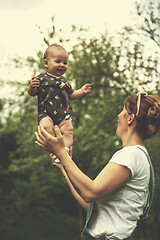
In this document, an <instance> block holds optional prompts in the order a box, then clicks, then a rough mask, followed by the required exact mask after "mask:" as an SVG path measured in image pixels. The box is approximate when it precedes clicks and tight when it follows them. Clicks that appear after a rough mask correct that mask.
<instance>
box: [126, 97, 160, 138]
mask: <svg viewBox="0 0 160 240" xmlns="http://www.w3.org/2000/svg"><path fill="white" fill-rule="evenodd" d="M137 100H138V96H137V95H130V96H129V97H128V98H127V99H126V102H125V108H126V110H127V111H128V113H129V114H135V116H136V113H137ZM136 122H137V124H136V129H137V132H138V133H139V134H140V136H141V137H142V138H143V139H147V138H150V137H152V136H153V135H154V134H155V133H156V132H158V131H159V130H160V98H159V97H158V96H154V95H142V96H141V101H140V109H139V113H138V115H137V116H136Z"/></svg>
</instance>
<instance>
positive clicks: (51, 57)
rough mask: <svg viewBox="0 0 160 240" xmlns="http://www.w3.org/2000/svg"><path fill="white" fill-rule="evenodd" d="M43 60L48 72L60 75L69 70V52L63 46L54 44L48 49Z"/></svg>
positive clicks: (55, 75) (56, 75)
mask: <svg viewBox="0 0 160 240" xmlns="http://www.w3.org/2000/svg"><path fill="white" fill-rule="evenodd" d="M43 62H44V66H45V68H46V70H47V73H48V74H50V75H52V76H54V77H60V76H61V75H63V74H64V73H65V72H66V71H67V63H68V54H67V52H66V50H65V49H64V48H63V47H62V46H60V45H58V44H52V45H50V46H49V47H48V48H47V49H46V51H45V53H44V57H43Z"/></svg>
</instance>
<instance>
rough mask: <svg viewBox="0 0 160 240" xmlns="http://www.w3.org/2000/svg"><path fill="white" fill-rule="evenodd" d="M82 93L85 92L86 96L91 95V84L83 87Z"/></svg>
mask: <svg viewBox="0 0 160 240" xmlns="http://www.w3.org/2000/svg"><path fill="white" fill-rule="evenodd" d="M82 91H83V93H84V94H87V93H90V92H91V84H85V85H84V86H83V87H82Z"/></svg>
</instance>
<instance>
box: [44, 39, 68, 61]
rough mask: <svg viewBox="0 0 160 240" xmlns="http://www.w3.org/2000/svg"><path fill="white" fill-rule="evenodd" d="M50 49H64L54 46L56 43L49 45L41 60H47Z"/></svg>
mask: <svg viewBox="0 0 160 240" xmlns="http://www.w3.org/2000/svg"><path fill="white" fill-rule="evenodd" d="M52 47H57V48H61V49H64V48H63V47H62V46H61V45H59V44H56V43H53V44H51V45H49V46H48V48H47V49H46V50H45V52H44V55H43V59H47V57H48V53H49V52H50V49H51V48H52ZM64 50H65V49H64ZM65 51H66V50H65Z"/></svg>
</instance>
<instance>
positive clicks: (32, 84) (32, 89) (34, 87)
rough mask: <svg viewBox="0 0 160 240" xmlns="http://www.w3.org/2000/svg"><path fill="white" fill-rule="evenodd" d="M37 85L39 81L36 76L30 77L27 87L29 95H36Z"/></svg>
mask: <svg viewBox="0 0 160 240" xmlns="http://www.w3.org/2000/svg"><path fill="white" fill-rule="evenodd" d="M39 85H40V83H39V80H38V77H32V79H31V81H30V84H29V87H28V93H29V95H30V96H36V95H37V87H39Z"/></svg>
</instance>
